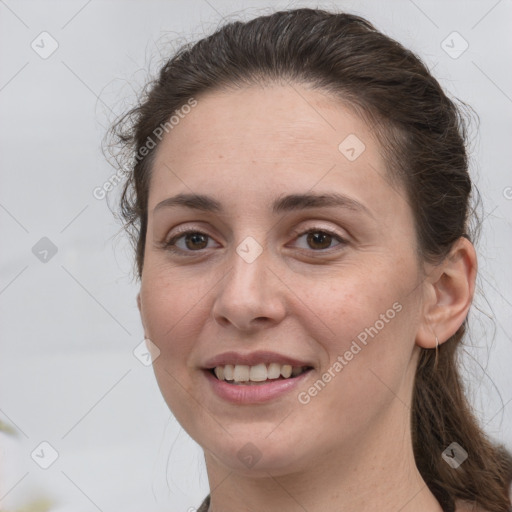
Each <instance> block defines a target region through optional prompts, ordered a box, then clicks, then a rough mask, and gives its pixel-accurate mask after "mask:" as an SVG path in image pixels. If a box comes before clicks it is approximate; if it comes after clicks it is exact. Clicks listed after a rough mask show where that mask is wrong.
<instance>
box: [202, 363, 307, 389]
mask: <svg viewBox="0 0 512 512" xmlns="http://www.w3.org/2000/svg"><path fill="white" fill-rule="evenodd" d="M312 369H313V368H312V367H311V366H292V365H289V364H279V363H269V364H264V363H260V364H257V365H254V366H248V365H244V364H236V365H232V364H227V365H224V366H216V367H215V368H212V369H211V370H209V371H210V373H211V374H212V375H215V377H216V378H217V379H218V380H220V381H223V382H227V383H228V384H233V385H245V386H251V385H258V384H265V383H268V382H272V381H277V380H290V379H293V378H295V377H298V376H299V375H302V374H303V373H306V372H308V371H310V370H312Z"/></svg>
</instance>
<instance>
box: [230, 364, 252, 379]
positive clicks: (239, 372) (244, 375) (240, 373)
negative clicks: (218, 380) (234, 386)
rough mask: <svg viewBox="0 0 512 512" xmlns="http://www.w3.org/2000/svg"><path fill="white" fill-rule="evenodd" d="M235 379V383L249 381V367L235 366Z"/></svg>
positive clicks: (243, 365)
mask: <svg viewBox="0 0 512 512" xmlns="http://www.w3.org/2000/svg"><path fill="white" fill-rule="evenodd" d="M233 379H234V380H235V382H247V381H248V380H249V366H247V365H245V364H237V365H235V370H234V371H233Z"/></svg>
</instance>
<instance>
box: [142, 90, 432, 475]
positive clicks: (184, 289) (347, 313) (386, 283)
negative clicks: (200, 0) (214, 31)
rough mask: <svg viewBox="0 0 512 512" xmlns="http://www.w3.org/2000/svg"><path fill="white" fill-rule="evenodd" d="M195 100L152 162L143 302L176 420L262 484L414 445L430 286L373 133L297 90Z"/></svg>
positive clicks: (218, 458)
mask: <svg viewBox="0 0 512 512" xmlns="http://www.w3.org/2000/svg"><path fill="white" fill-rule="evenodd" d="M196 99H197V106H195V107H194V108H192V109H191V112H190V113H188V114H187V115H186V116H184V118H183V119H181V120H180V122H179V124H177V125H175V126H174V127H173V129H172V130H171V131H170V132H169V133H168V134H167V135H166V136H165V137H164V139H163V140H162V142H161V144H160V147H159V149H158V153H157V155H156V159H155V163H154V167H153V174H152V177H151V186H150V192H149V210H148V229H147V237H146V246H145V260H144V270H143V275H142V283H141V290H140V303H139V307H140V309H141V316H142V321H143V324H144V328H145V335H146V337H147V338H149V339H150V340H151V341H152V342H153V343H154V344H155V345H156V346H157V347H158V349H159V350H160V355H159V357H158V358H157V359H156V360H155V361H154V371H155V374H156V378H157V381H158V384H159V387H160V389H161V391H162V394H163V396H164V398H165V400H166V402H167V404H168V405H169V407H170V409H171V410H172V412H173V413H174V415H175V416H176V418H177V419H178V421H179V422H180V423H181V425H182V426H183V427H184V429H185V430H186V431H187V432H188V433H189V434H190V435H191V436H192V437H193V438H194V439H195V440H196V441H197V442H198V443H199V444H200V445H201V446H202V447H203V448H204V449H205V453H206V456H207V460H209V461H210V462H211V463H212V464H217V465H220V466H224V467H225V468H226V469H229V470H236V471H244V472H245V471H246V472H253V473H254V474H256V473H258V472H262V473H264V472H268V471H270V472H271V473H272V474H276V475H277V474H285V473H286V472H289V471H296V470H300V468H307V467H311V465H312V464H313V465H314V464H320V463H321V461H322V460H326V455H328V456H329V458H330V459H331V460H334V461H335V460H336V459H337V457H336V455H337V454H340V455H341V454H348V453H352V454H353V455H354V456H357V453H361V450H363V448H364V450H366V451H367V452H368V450H372V449H374V448H375V449H377V444H376V443H378V445H379V446H382V443H383V442H385V439H386V438H387V437H390V436H391V437H396V436H397V435H399V436H400V437H403V435H404V432H405V431H408V429H409V423H408V418H409V408H408V406H409V404H410V394H411V389H412V385H413V378H414V370H415V362H416V359H417V352H418V347H417V346H416V345H415V338H416V333H417V332H418V328H419V325H420V323H421V322H422V316H421V309H422V290H423V289H422V277H421V276H422V275H423V274H422V271H421V268H420V265H419V262H418V258H417V253H416V251H415V247H416V242H415V241H416V235H415V229H414V223H413V217H412V211H411V208H410V206H409V204H408V202H407V200H406V197H405V192H404V191H403V190H402V189H399V188H397V186H396V185H393V184H392V183H391V182H390V180H389V179H388V176H387V174H386V171H385V163H384V160H383V158H382V156H381V154H380V152H379V145H378V143H377V142H376V140H375V139H374V138H373V137H372V134H371V132H370V130H369V128H368V126H367V125H366V124H365V123H364V122H363V121H362V119H360V118H359V117H357V116H356V115H355V114H354V113H352V111H350V110H348V109H347V108H346V107H344V106H343V104H342V103H340V102H339V100H335V99H333V98H331V97H329V96H327V95H325V94H323V93H320V92H319V91H313V90H309V89H306V88H305V87H303V86H299V85H294V86H293V87H291V86H284V85H283V86H281V85H276V86H273V87H265V88H263V87H250V88H244V89H241V90H239V91H236V92H233V91H230V92H227V91H220V92H215V93H208V94H207V95H204V96H201V97H198V98H196ZM179 194H183V195H186V196H189V195H190V196H207V198H202V199H200V198H197V197H189V198H184V197H182V199H181V200H174V201H173V200H172V198H175V197H176V196H177V195H179ZM310 196H311V197H310ZM185 231H190V232H191V233H189V234H188V235H186V234H185V235H184V234H183V233H184V232H185ZM167 242H172V244H171V245H169V246H167V247H166V243H167ZM290 366H291V367H292V370H293V374H292V376H291V377H288V375H289V373H290ZM214 368H217V370H216V372H217V374H218V375H219V376H220V377H221V380H219V379H218V378H217V376H215V375H214V372H215V369H214ZM304 370H305V371H304ZM301 371H302V373H300V372H301ZM277 375H280V376H279V378H275V377H276V376H277ZM285 377H288V378H285ZM226 378H227V379H234V380H225V379H226ZM248 378H250V379H251V381H249V382H248V381H247V379H248ZM379 449H380V448H379ZM337 460H340V459H339V458H338V459H337Z"/></svg>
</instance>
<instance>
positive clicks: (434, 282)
mask: <svg viewBox="0 0 512 512" xmlns="http://www.w3.org/2000/svg"><path fill="white" fill-rule="evenodd" d="M476 272H477V258H476V252H475V248H474V247H473V244H472V243H471V242H470V241H469V240H468V239H467V238H464V237H461V238H459V240H457V242H455V244H454V245H453V247H452V249H451V251H450V253H449V254H448V256H446V258H445V259H444V260H443V262H442V263H440V264H439V265H435V266H432V267H431V268H430V269H429V270H428V274H427V277H426V278H425V283H424V284H425V294H424V299H423V315H422V316H423V318H422V319H421V324H420V327H419V329H418V332H417V334H416V344H417V345H419V346H420V347H423V348H435V346H436V336H437V338H438V340H439V343H440V344H441V343H443V342H445V341H446V340H448V339H449V338H450V337H451V336H453V335H454V334H455V333H456V332H457V329H458V328H459V327H460V326H461V325H462V323H463V322H464V320H465V319H466V316H467V314H468V311H469V307H470V306H471V302H472V300H473V295H474V292H475V280H476Z"/></svg>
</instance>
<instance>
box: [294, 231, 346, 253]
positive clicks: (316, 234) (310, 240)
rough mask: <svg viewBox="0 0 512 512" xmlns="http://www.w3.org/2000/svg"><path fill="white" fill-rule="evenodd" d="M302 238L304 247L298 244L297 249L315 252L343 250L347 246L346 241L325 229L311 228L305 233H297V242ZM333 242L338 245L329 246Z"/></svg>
mask: <svg viewBox="0 0 512 512" xmlns="http://www.w3.org/2000/svg"><path fill="white" fill-rule="evenodd" d="M303 237H305V242H306V243H305V246H304V244H299V248H301V249H309V250H313V251H316V252H322V251H327V250H329V249H333V248H336V247H339V248H343V247H344V246H345V245H346V244H347V241H346V240H344V239H343V238H342V237H341V236H339V235H337V234H336V233H331V232H330V231H326V230H325V229H318V228H316V229H315V228H312V229H309V230H307V231H303V232H300V233H298V236H297V240H300V239H301V238H303ZM333 242H338V243H337V244H335V245H331V244H333Z"/></svg>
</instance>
